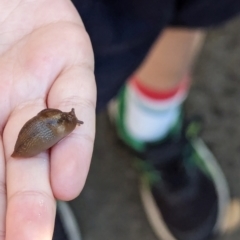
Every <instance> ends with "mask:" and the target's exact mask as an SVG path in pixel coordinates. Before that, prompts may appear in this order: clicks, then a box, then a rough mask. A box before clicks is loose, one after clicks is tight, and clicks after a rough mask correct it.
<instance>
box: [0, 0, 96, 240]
mask: <svg viewBox="0 0 240 240" xmlns="http://www.w3.org/2000/svg"><path fill="white" fill-rule="evenodd" d="M0 9H1V16H0V112H1V115H0V132H1V135H0V183H1V185H0V189H1V191H0V239H7V240H10V239H14V240H16V239H18V240H21V239H23V240H28V239H30V240H32V239H36V240H37V239H41V240H42V239H51V237H52V231H53V227H54V217H55V198H57V199H61V200H70V199H73V198H75V197H76V196H77V195H78V194H79V193H80V191H81V189H82V187H83V185H84V182H85V180H86V176H87V173H88V168H89V163H90V159H91V155H92V149H93V141H94V135H95V101H96V90H95V81H94V74H93V53H92V49H91V44H90V41H89V38H88V35H87V34H86V32H85V29H84V27H83V24H82V22H81V19H80V17H79V16H78V13H77V12H76V10H75V9H74V7H73V6H72V4H71V2H70V1H69V0H31V1H29V0H8V1H1V2H0ZM46 107H48V108H58V109H60V110H62V111H68V112H69V111H70V110H71V108H74V109H75V112H76V116H77V117H78V118H79V119H81V120H83V121H84V125H82V126H81V127H77V128H76V129H75V130H74V132H73V133H71V134H70V135H69V136H67V137H66V138H65V139H63V140H62V141H61V142H59V143H58V144H57V145H55V146H54V147H53V148H52V149H51V152H50V153H49V152H48V153H46V152H45V153H41V154H39V155H37V156H36V157H32V158H29V159H14V158H11V157H10V155H11V154H12V152H13V148H14V144H15V141H16V139H17V135H18V133H19V130H20V129H21V127H22V126H23V124H24V123H25V122H26V121H27V120H29V119H30V118H31V117H33V116H35V115H36V114H37V113H38V112H39V111H41V110H42V109H44V108H46ZM6 190H7V191H6ZM5 231H6V235H5Z"/></svg>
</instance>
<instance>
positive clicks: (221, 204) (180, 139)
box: [108, 90, 229, 240]
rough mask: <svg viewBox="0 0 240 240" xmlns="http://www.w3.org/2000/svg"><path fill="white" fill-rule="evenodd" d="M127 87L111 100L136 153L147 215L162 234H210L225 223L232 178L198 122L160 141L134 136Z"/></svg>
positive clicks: (165, 238) (165, 237)
mask: <svg viewBox="0 0 240 240" xmlns="http://www.w3.org/2000/svg"><path fill="white" fill-rule="evenodd" d="M124 94H125V91H124V90H122V91H121V93H120V94H119V96H118V98H117V99H116V100H113V101H112V102H111V103H110V105H109V109H108V110H109V116H110V119H111V120H112V121H114V123H115V124H114V125H115V126H116V131H117V133H118V136H119V137H120V139H121V140H122V141H123V142H124V143H125V145H126V146H128V147H129V148H130V149H131V150H132V151H133V153H134V156H135V166H136V167H137V169H138V170H140V172H141V174H140V176H141V179H140V180H141V181H140V194H141V198H142V202H143V206H144V209H145V212H146V215H147V218H148V220H149V222H150V224H151V226H152V228H153V230H154V232H155V233H156V236H157V237H158V238H159V239H161V240H206V239H211V237H213V236H215V235H217V234H219V233H221V231H223V229H224V222H225V219H224V217H225V214H226V211H227V207H228V205H229V192H228V187H227V183H226V180H225V177H224V174H223V173H222V171H221V169H220V167H219V166H218V164H217V161H216V159H215V158H214V156H213V155H212V154H211V152H210V151H209V150H208V149H207V147H206V146H205V144H204V143H203V142H202V141H201V140H200V139H199V138H198V137H197V134H196V132H197V131H196V130H197V129H199V124H198V123H196V122H188V123H186V122H184V121H182V122H179V123H178V124H177V125H176V126H175V128H174V129H172V131H171V132H170V133H169V135H168V136H167V137H166V138H165V139H164V140H161V141H159V142H154V143H153V142H152V143H147V142H145V143H143V142H138V141H136V140H135V139H132V138H131V136H129V134H128V132H127V131H126V129H125V128H124V124H123V119H124V112H125V111H124V108H125V102H124Z"/></svg>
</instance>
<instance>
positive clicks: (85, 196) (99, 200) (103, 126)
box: [71, 18, 240, 240]
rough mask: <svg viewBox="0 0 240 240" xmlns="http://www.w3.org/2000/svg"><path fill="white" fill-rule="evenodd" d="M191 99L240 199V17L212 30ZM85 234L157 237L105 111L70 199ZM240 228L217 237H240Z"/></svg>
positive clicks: (110, 239)
mask: <svg viewBox="0 0 240 240" xmlns="http://www.w3.org/2000/svg"><path fill="white" fill-rule="evenodd" d="M193 80H194V83H193V87H192V89H191V92H190V96H189V98H188V100H187V110H188V112H189V115H190V116H193V115H195V114H198V115H200V116H201V117H202V118H203V119H204V130H203V133H202V138H203V139H204V141H205V142H206V143H207V144H208V146H209V147H210V149H211V150H212V151H213V153H214V155H215V156H216V157H217V159H218V160H219V163H220V164H221V166H222V168H223V171H224V173H225V174H226V177H227V180H228V183H229V187H230V192H231V197H232V199H233V201H235V202H238V201H240V127H239V125H238V124H239V123H240V18H236V19H234V20H232V21H231V22H229V23H227V24H225V25H224V26H221V27H219V28H216V29H211V30H210V31H209V33H208V36H207V39H206V43H205V45H204V48H203V51H202V52H201V54H200V56H199V59H198V61H197V63H196V67H195V70H194V73H193ZM71 206H72V207H73V209H74V212H75V213H76V215H77V219H78V221H79V225H80V228H81V231H82V235H83V240H156V239H157V238H156V237H155V235H154V233H153V232H152V230H151V228H150V226H149V224H148V222H147V220H146V216H145V213H144V211H143V208H142V204H141V201H140V196H139V191H138V176H137V173H136V172H135V170H134V168H133V167H132V165H131V158H130V155H129V153H128V152H127V151H126V150H125V149H124V148H123V147H122V146H121V145H120V144H119V142H118V141H117V139H116V136H115V135H114V133H113V129H112V128H111V127H110V125H109V122H108V119H107V116H106V113H101V114H100V115H99V116H98V117H97V136H96V143H95V150H94V155H93V161H92V165H91V169H90V174H89V177H88V179H87V183H86V186H85V188H84V191H83V192H82V194H81V195H80V197H79V198H77V199H76V200H74V201H72V202H71ZM239 238H240V225H239V228H235V229H233V231H232V232H231V233H229V234H228V235H225V236H223V237H221V238H219V239H218V240H238V239H239Z"/></svg>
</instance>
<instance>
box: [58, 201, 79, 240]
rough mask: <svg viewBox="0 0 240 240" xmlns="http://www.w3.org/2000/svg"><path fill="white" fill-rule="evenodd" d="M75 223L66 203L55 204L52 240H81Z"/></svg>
mask: <svg viewBox="0 0 240 240" xmlns="http://www.w3.org/2000/svg"><path fill="white" fill-rule="evenodd" d="M81 239H82V238H81V234H80V230H79V227H78V224H77V221H76V219H75V217H74V215H73V213H72V211H71V208H70V207H69V206H68V204H67V203H66V202H58V203H57V213H56V219H55V227H54V233H53V240H81Z"/></svg>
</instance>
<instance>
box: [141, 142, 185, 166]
mask: <svg viewBox="0 0 240 240" xmlns="http://www.w3.org/2000/svg"><path fill="white" fill-rule="evenodd" d="M185 145H186V141H185V139H178V140H171V141H169V140H168V141H165V142H162V143H158V144H151V143H148V144H146V149H145V151H144V153H141V156H140V157H141V158H142V159H146V161H148V162H149V163H150V164H152V165H153V166H155V167H156V168H161V167H164V166H165V165H169V164H171V163H174V162H179V161H180V160H183V151H184V148H185Z"/></svg>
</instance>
